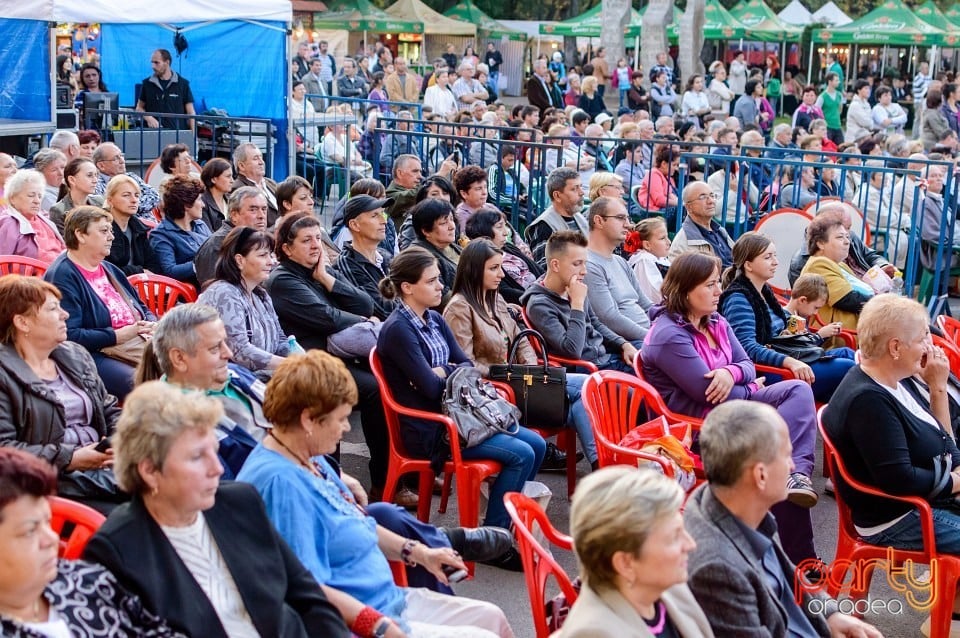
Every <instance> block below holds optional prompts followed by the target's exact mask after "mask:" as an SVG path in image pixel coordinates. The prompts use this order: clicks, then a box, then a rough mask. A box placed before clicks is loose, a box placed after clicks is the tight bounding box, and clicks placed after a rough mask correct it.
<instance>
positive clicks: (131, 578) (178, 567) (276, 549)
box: [83, 481, 350, 638]
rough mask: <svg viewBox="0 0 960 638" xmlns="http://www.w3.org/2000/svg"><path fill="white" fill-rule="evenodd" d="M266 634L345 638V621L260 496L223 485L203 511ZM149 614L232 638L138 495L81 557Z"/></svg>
mask: <svg viewBox="0 0 960 638" xmlns="http://www.w3.org/2000/svg"><path fill="white" fill-rule="evenodd" d="M203 516H204V518H205V519H206V521H207V525H208V526H209V527H210V532H211V533H212V534H213V538H214V540H215V541H216V542H217V547H218V548H219V549H220V553H221V554H222V555H223V560H224V562H225V563H226V565H227V568H228V569H229V570H230V573H231V575H233V580H234V582H236V584H237V589H238V590H239V591H240V597H241V598H242V599H243V603H244V606H245V607H246V609H247V612H249V614H250V619H251V620H252V622H253V625H254V627H256V629H257V632H258V633H259V634H260V635H261V636H276V637H277V638H300V637H303V638H306V637H307V636H327V637H333V638H341V637H342V638H347V636H349V635H350V632H349V631H347V627H346V625H344V623H343V619H342V618H341V617H340V614H339V613H338V612H337V609H336V608H335V607H334V606H333V605H331V604H330V602H329V601H328V600H327V598H326V596H324V595H323V591H322V590H321V589H320V585H319V584H318V583H317V581H316V580H315V579H314V578H313V576H312V575H311V574H310V572H309V571H308V570H307V568H306V567H304V566H303V564H302V563H301V562H300V561H299V560H298V559H297V557H296V555H294V553H293V551H292V550H291V549H290V548H289V547H288V546H287V544H286V543H285V542H284V541H283V539H282V538H280V535H279V534H278V533H277V531H276V529H274V527H273V525H272V524H271V523H270V519H269V518H267V511H266V508H264V506H263V501H262V500H261V499H260V496H259V495H258V494H257V491H256V490H255V489H254V488H253V486H251V485H247V484H245V483H233V482H230V481H227V482H224V483H221V485H220V488H219V489H218V490H217V496H216V503H214V505H213V507H212V508H210V509H209V510H207V511H205V512H204V513H203ZM83 557H84V558H85V559H86V560H89V561H93V562H97V563H100V564H101V565H103V566H104V567H106V568H107V569H109V570H110V571H111V572H113V574H114V575H115V576H116V577H117V580H118V581H119V582H120V584H121V585H122V586H124V587H125V588H126V589H127V590H128V591H130V592H131V593H134V594H136V595H137V596H139V597H140V599H141V600H142V601H143V604H144V606H145V607H146V608H147V609H149V610H150V611H151V612H153V613H154V614H156V615H157V616H159V617H160V618H163V619H164V620H166V621H167V623H168V624H169V625H170V626H171V627H172V628H174V629H176V630H178V631H182V632H183V633H185V634H187V635H189V636H195V637H198V636H205V637H210V638H227V634H226V632H225V631H224V628H223V625H222V624H221V623H220V620H219V618H218V617H217V612H216V611H215V610H214V608H213V605H212V604H211V603H210V599H209V598H207V596H206V594H204V593H203V590H202V589H200V585H199V584H198V583H197V581H196V580H195V579H194V578H193V575H192V574H191V573H190V570H189V569H187V566H186V565H185V564H184V563H183V561H182V560H181V559H180V556H179V555H178V554H177V552H176V550H175V549H174V548H173V545H171V544H170V541H169V540H167V537H166V535H165V534H164V533H163V530H161V529H160V526H159V525H158V524H157V523H156V521H154V519H153V517H152V516H151V515H150V513H149V512H148V511H147V508H146V507H145V506H144V504H143V501H142V500H141V499H140V498H134V500H133V501H131V502H130V503H127V504H125V505H122V506H120V507H118V508H117V509H116V510H114V512H113V513H112V514H111V515H110V517H109V518H108V519H107V520H106V522H105V523H104V524H103V526H102V527H101V528H100V530H99V531H98V532H97V533H96V535H95V536H94V537H93V538H91V539H90V542H89V543H88V544H87V548H86V550H85V551H84V553H83Z"/></svg>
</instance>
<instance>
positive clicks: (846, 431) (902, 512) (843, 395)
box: [823, 295, 960, 635]
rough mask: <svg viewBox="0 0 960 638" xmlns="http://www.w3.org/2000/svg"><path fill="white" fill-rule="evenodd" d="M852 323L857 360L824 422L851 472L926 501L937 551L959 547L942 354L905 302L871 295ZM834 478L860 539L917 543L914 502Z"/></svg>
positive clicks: (957, 453)
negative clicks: (878, 494)
mask: <svg viewBox="0 0 960 638" xmlns="http://www.w3.org/2000/svg"><path fill="white" fill-rule="evenodd" d="M857 328H858V335H859V339H860V364H859V365H858V366H856V367H854V368H853V369H852V370H851V371H850V372H849V373H848V374H847V376H846V377H845V378H844V379H843V381H842V382H841V383H840V385H839V386H838V387H837V391H836V392H835V393H834V395H833V399H831V401H830V404H829V405H828V406H827V408H826V409H825V410H824V412H823V425H824V428H825V429H826V431H827V434H828V435H829V436H830V439H831V440H832V442H833V445H834V447H835V448H836V450H837V454H839V456H840V458H841V459H842V460H843V463H844V465H846V467H847V469H848V470H849V472H850V475H851V477H852V478H854V479H856V480H858V481H861V482H863V483H865V484H867V485H869V486H871V487H873V488H875V489H878V490H881V491H883V492H886V493H889V494H893V495H897V496H913V497H919V498H922V499H925V500H927V501H929V503H930V504H931V506H932V507H933V528H934V529H933V533H934V537H935V539H936V544H937V550H938V551H940V552H943V553H945V554H953V555H957V554H960V515H958V514H957V509H956V504H957V498H958V496H960V450H958V449H957V445H956V443H955V442H954V439H953V435H952V432H951V431H950V430H951V425H950V410H949V405H948V395H947V380H948V377H949V374H950V368H949V364H948V362H947V358H946V355H945V354H944V352H943V351H942V350H941V349H940V348H938V347H936V346H934V345H933V344H932V342H931V341H930V317H929V315H928V314H927V310H926V308H924V307H923V306H922V305H920V304H919V303H917V302H916V301H913V300H912V299H908V298H905V297H899V296H896V295H878V296H877V297H874V298H873V299H871V300H870V301H868V302H867V303H866V305H865V306H864V307H863V311H862V312H861V313H860V320H859V322H858V324H857ZM915 376H919V378H920V379H921V380H922V381H923V384H924V385H925V386H926V387H925V388H923V390H922V391H919V390H918V388H919V385H917V384H907V383H904V382H905V381H908V380H909V379H910V378H911V377H915ZM834 480H835V481H836V487H837V490H838V491H839V492H840V494H841V495H842V496H843V500H844V502H846V503H847V505H848V506H849V508H850V512H851V514H852V516H853V523H854V525H855V526H856V529H857V532H858V533H859V534H860V535H861V536H862V537H863V538H864V540H865V541H867V542H869V543H871V544H874V545H883V546H891V547H896V548H899V549H919V548H920V547H921V546H922V544H923V537H922V533H921V527H920V515H919V513H918V511H917V509H916V508H914V507H913V506H911V505H909V504H907V503H904V502H902V501H892V500H889V499H884V498H878V497H875V496H870V495H867V494H864V493H862V492H859V491H856V490H853V489H852V488H850V487H849V486H848V485H847V484H846V483H845V482H844V481H843V480H842V479H840V480H837V478H834ZM958 602H960V600H958V601H955V602H954V617H955V618H956V617H957V615H956V614H957V612H958V611H960V604H958ZM957 625H958V621H956V620H955V621H954V627H957ZM928 629H929V627H928ZM924 635H929V631H926V632H924Z"/></svg>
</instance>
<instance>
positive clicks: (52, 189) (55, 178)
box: [33, 148, 67, 210]
mask: <svg viewBox="0 0 960 638" xmlns="http://www.w3.org/2000/svg"><path fill="white" fill-rule="evenodd" d="M33 166H34V168H36V169H37V171H39V173H40V174H41V175H43V181H44V191H43V203H42V206H43V210H50V207H52V206H53V205H54V204H56V203H57V200H58V199H60V185H61V184H63V169H64V168H66V166H67V156H66V155H64V154H63V153H62V152H61V151H58V150H57V149H55V148H41V149H40V150H39V151H37V154H36V155H34V156H33Z"/></svg>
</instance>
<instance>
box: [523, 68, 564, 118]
mask: <svg viewBox="0 0 960 638" xmlns="http://www.w3.org/2000/svg"><path fill="white" fill-rule="evenodd" d="M547 73H548V71H547V61H546V60H536V61H535V62H534V63H533V75H531V76H530V79H529V80H527V101H528V102H530V104H532V105H533V106H536V107H537V108H539V109H540V113H541V114H542V113H543V111H544V110H545V109H547V108H548V107H550V106H557V105H556V104H554V103H553V100H552V98H551V94H550V89H549V87H548V86H547ZM560 106H563V105H560Z"/></svg>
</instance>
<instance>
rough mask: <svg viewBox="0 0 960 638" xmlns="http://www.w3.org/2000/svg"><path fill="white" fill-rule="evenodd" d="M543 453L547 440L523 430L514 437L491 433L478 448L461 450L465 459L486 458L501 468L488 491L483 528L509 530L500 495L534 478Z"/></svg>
mask: <svg viewBox="0 0 960 638" xmlns="http://www.w3.org/2000/svg"><path fill="white" fill-rule="evenodd" d="M546 452H547V443H546V441H544V440H543V438H542V437H541V436H540V435H539V434H537V433H536V432H531V431H530V430H528V429H526V428H523V427H521V428H520V431H519V432H517V433H516V435H513V436H511V435H509V434H494V435H493V436H491V437H490V438H489V439H487V440H486V441H484V442H483V443H481V444H480V445H475V446H473V447H471V448H466V449H465V450H463V458H464V459H469V460H480V459H489V460H491V461H498V462H500V463H501V464H502V465H503V468H502V469H501V470H500V475H499V476H497V480H496V481H494V483H493V487H491V488H490V500H489V503H488V504H487V517H486V518H485V519H484V521H483V524H484V525H492V526H494V527H503V528H507V529H509V528H510V515H509V514H507V508H506V507H504V505H503V495H504V494H506V493H507V492H522V491H523V484H524V483H526V482H527V481H532V480H533V479H534V478H536V476H537V470H538V469H540V463H542V462H543V456H544V454H546Z"/></svg>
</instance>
